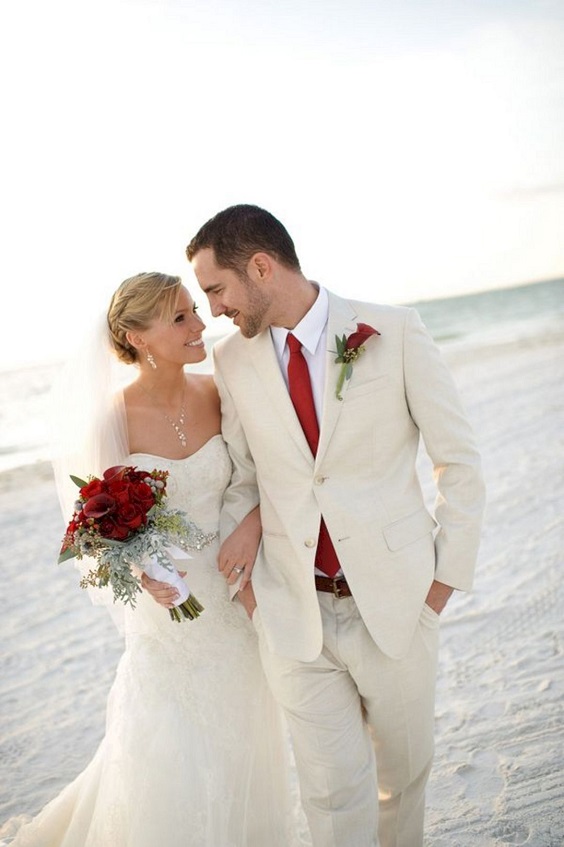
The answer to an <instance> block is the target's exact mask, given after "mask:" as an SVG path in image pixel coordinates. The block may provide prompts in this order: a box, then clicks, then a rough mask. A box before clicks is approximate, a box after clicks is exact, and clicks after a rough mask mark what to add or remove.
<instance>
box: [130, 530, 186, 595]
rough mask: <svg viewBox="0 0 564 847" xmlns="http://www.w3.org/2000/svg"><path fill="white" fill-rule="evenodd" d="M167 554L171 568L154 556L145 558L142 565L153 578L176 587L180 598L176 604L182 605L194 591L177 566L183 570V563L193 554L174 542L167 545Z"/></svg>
mask: <svg viewBox="0 0 564 847" xmlns="http://www.w3.org/2000/svg"><path fill="white" fill-rule="evenodd" d="M166 554H167V557H168V559H169V561H170V563H171V565H172V569H171V570H168V568H165V567H164V566H163V565H160V564H159V563H158V562H156V561H155V560H154V559H153V557H152V556H151V557H148V558H147V559H145V561H144V562H143V564H142V566H141V567H142V568H143V570H144V571H145V573H146V574H147V576H149V577H151V579H156V580H158V581H159V582H167V583H168V584H169V585H172V586H173V587H174V588H176V590H177V591H178V598H177V599H176V600H175V602H174V605H175V606H180V604H181V603H184V601H185V600H187V599H188V597H189V596H190V594H191V593H192V592H191V591H190V589H189V588H188V586H187V585H186V583H185V582H184V580H183V579H182V577H181V576H180V574H179V573H178V570H177V567H178V566H180V569H181V570H183V568H182V565H183V563H187V562H189V561H190V559H191V558H192V556H188V555H187V554H186V553H185V551H184V550H181V549H180V547H176V546H175V545H173V544H171V545H169V546H167V548H166Z"/></svg>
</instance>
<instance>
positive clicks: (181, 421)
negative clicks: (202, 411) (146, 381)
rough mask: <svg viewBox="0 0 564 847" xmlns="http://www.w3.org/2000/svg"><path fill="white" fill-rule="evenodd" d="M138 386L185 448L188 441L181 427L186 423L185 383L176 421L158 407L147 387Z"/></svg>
mask: <svg viewBox="0 0 564 847" xmlns="http://www.w3.org/2000/svg"><path fill="white" fill-rule="evenodd" d="M139 388H140V389H141V390H142V391H143V393H144V394H146V395H147V397H148V398H149V400H150V401H151V403H152V404H153V406H154V407H155V409H157V411H159V412H160V413H161V415H162V416H163V418H165V420H167V421H168V422H169V424H170V425H171V427H172V428H173V430H174V431H175V433H176V435H177V438H178V440H179V441H180V443H181V444H182V446H183V447H184V448H185V449H186V444H187V443H188V442H187V436H186V433H185V432H184V429H183V427H184V426H185V424H186V409H185V407H184V397H185V394H186V385H184V390H183V392H182V400H181V402H180V413H179V415H178V421H175V420H173V419H172V418H171V417H170V415H167V413H166V412H163V410H162V409H160V408H159V406H158V404H157V402H156V400H155V398H154V397H153V396H152V395H151V394H149V392H148V391H147V389H146V388H144V387H143V386H142V385H141V384H140V383H139ZM181 427H182V429H181Z"/></svg>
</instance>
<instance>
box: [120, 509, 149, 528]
mask: <svg viewBox="0 0 564 847" xmlns="http://www.w3.org/2000/svg"><path fill="white" fill-rule="evenodd" d="M116 521H117V523H118V524H119V525H123V526H126V527H127V528H128V529H139V527H140V526H142V525H144V524H145V523H146V522H147V518H146V515H145V512H143V511H142V510H141V509H140V508H139V507H138V506H134V505H133V504H132V503H128V504H127V505H125V506H122V508H121V509H120V510H119V512H118V514H117V516H116Z"/></svg>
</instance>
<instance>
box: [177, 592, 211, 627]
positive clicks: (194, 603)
mask: <svg viewBox="0 0 564 847" xmlns="http://www.w3.org/2000/svg"><path fill="white" fill-rule="evenodd" d="M168 611H169V614H170V617H171V619H172V620H173V621H176V622H177V623H180V622H181V621H182V618H183V617H185V618H188V620H189V621H193V620H194V619H195V618H199V617H200V614H201V613H202V612H203V611H204V607H203V606H202V604H201V603H200V602H199V601H198V600H197V599H196V597H195V596H194V595H193V594H190V595H189V596H188V599H187V600H185V601H184V602H183V603H180V604H179V605H178V606H175V607H174V608H173V609H169V610H168Z"/></svg>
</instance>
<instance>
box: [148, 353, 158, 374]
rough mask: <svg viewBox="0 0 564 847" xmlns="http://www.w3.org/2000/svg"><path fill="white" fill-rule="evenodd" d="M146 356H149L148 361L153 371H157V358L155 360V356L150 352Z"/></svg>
mask: <svg viewBox="0 0 564 847" xmlns="http://www.w3.org/2000/svg"><path fill="white" fill-rule="evenodd" d="M146 355H147V361H148V362H149V364H150V365H151V367H152V368H153V370H154V371H156V370H157V363H156V362H155V358H154V356H153V354H152V353H151V351H150V350H147V353H146Z"/></svg>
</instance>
